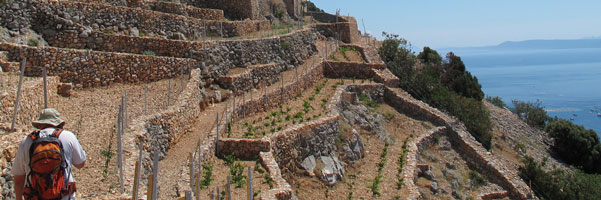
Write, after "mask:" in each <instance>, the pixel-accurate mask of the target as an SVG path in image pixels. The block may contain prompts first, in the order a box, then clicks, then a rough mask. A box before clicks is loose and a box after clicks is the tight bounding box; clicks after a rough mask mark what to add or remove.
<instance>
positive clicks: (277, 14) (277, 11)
mask: <svg viewBox="0 0 601 200" xmlns="http://www.w3.org/2000/svg"><path fill="white" fill-rule="evenodd" d="M284 14H286V11H284V10H282V9H279V8H276V9H275V11H273V16H274V17H275V18H278V19H281V18H282V17H284Z"/></svg>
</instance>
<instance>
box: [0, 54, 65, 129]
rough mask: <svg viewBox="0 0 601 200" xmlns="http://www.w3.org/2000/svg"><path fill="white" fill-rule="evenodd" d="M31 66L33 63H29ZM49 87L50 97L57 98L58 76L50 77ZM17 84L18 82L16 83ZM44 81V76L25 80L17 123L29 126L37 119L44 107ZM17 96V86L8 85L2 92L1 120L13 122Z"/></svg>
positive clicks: (0, 100) (0, 99)
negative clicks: (9, 86)
mask: <svg viewBox="0 0 601 200" xmlns="http://www.w3.org/2000/svg"><path fill="white" fill-rule="evenodd" d="M29 68H31V65H29ZM46 84H47V88H48V99H49V100H50V99H53V98H57V97H58V95H57V88H58V86H59V80H58V77H48V78H47V80H46ZM15 85H16V84H15ZM43 94H44V82H43V80H42V78H36V79H33V80H25V81H24V82H23V86H22V88H21V101H20V102H19V114H18V115H17V122H16V124H17V125H24V126H28V125H30V124H31V122H32V121H34V120H36V119H37V118H38V116H39V114H40V111H41V110H42V109H43V108H44V95H43ZM16 98H17V87H16V86H14V87H11V88H7V87H6V85H5V86H4V88H3V91H1V93H0V105H2V106H0V121H2V122H6V123H11V122H12V117H13V112H14V108H15V101H16Z"/></svg>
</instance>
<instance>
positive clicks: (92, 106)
mask: <svg viewBox="0 0 601 200" xmlns="http://www.w3.org/2000/svg"><path fill="white" fill-rule="evenodd" d="M168 82H169V81H168V80H162V81H158V82H153V83H148V84H115V85H112V86H109V87H100V88H90V89H79V90H74V91H73V93H72V96H71V97H58V98H51V99H49V107H53V108H56V109H57V110H58V111H59V112H60V113H61V118H63V119H64V120H65V121H66V125H65V129H67V130H70V131H72V132H73V133H74V134H75V135H76V136H77V137H78V139H79V142H80V143H81V145H82V147H83V149H84V150H85V151H86V154H87V161H86V167H85V168H83V169H76V170H74V177H75V179H76V181H77V186H78V187H77V190H78V196H79V197H83V198H90V197H94V196H104V195H106V194H115V193H116V192H118V188H119V182H118V173H117V169H116V167H115V166H116V156H115V155H116V149H117V144H116V141H117V138H116V136H115V132H116V131H115V124H117V113H118V107H119V104H120V101H121V96H122V95H123V92H124V91H126V90H127V91H128V97H129V102H128V111H129V120H130V122H131V121H132V120H133V119H135V118H136V117H138V116H141V115H143V114H144V113H145V108H144V107H145V106H144V88H145V86H147V87H148V105H149V106H148V110H149V113H153V112H159V111H160V110H162V109H164V108H166V106H167V105H166V104H167V100H166V99H167V84H168ZM186 82H187V81H186ZM171 84H172V85H171V87H172V88H171V91H172V99H175V98H176V97H177V95H178V94H179V92H180V91H181V82H180V81H179V80H178V79H175V80H174V81H171ZM184 84H185V82H184ZM125 134H127V133H125Z"/></svg>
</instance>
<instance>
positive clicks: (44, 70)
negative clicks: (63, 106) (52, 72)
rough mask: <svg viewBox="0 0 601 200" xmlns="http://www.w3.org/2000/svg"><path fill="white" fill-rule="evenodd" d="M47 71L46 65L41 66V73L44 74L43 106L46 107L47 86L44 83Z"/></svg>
mask: <svg viewBox="0 0 601 200" xmlns="http://www.w3.org/2000/svg"><path fill="white" fill-rule="evenodd" d="M47 73H48V72H47V71H46V67H42V74H43V76H44V108H48V86H47V84H46V76H47V75H48V74H47Z"/></svg>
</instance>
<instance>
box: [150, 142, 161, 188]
mask: <svg viewBox="0 0 601 200" xmlns="http://www.w3.org/2000/svg"><path fill="white" fill-rule="evenodd" d="M159 151H160V150H159V148H154V156H153V157H154V158H153V169H152V174H153V177H152V199H151V200H157V199H159V198H158V197H159V196H158V191H157V188H158V184H159Z"/></svg>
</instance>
